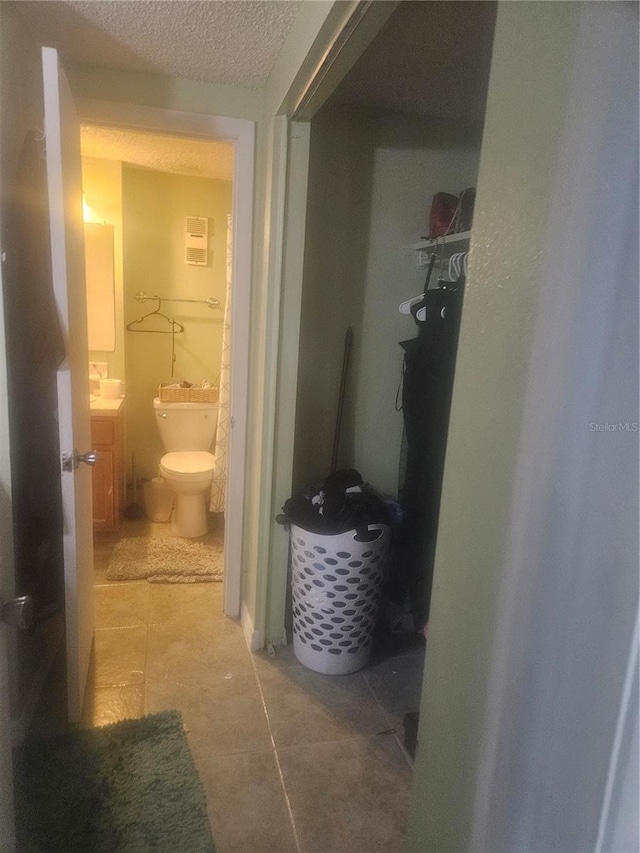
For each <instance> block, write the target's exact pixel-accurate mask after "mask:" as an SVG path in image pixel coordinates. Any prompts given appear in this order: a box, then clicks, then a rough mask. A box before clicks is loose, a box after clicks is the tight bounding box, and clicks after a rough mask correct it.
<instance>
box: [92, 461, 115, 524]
mask: <svg viewBox="0 0 640 853" xmlns="http://www.w3.org/2000/svg"><path fill="white" fill-rule="evenodd" d="M113 473H114V452H113V449H112V448H110V447H100V448H98V458H97V459H96V464H95V466H94V468H93V526H94V529H96V530H112V529H113V528H114V527H115V521H116V519H115V511H114V503H115V502H114V476H113Z"/></svg>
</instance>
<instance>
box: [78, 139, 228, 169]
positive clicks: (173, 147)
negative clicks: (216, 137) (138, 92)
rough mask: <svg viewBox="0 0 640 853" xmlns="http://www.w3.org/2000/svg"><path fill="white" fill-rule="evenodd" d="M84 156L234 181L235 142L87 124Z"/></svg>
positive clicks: (83, 148)
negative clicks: (233, 143)
mask: <svg viewBox="0 0 640 853" xmlns="http://www.w3.org/2000/svg"><path fill="white" fill-rule="evenodd" d="M81 140H82V156H83V157H97V158H99V159H104V160H121V161H122V162H123V163H132V164H133V165H135V166H141V167H143V168H146V169H155V170H156V171H158V172H172V173H174V174H176V175H191V176H193V177H197V178H217V179H218V180H223V181H231V180H233V145H231V144H230V143H229V142H208V141H204V140H202V139H187V138H185V137H178V136H161V135H160V134H157V133H141V132H138V131H131V130H120V129H116V128H110V127H109V128H107V127H94V126H84V125H83V127H82V129H81Z"/></svg>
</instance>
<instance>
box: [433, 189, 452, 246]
mask: <svg viewBox="0 0 640 853" xmlns="http://www.w3.org/2000/svg"><path fill="white" fill-rule="evenodd" d="M457 207H458V197H457V196H455V195H451V194H450V193H436V194H435V195H434V197H433V201H432V202H431V212H430V214H429V238H430V239H433V238H434V237H443V236H444V235H445V234H447V233H452V230H453V229H452V230H451V231H450V230H449V229H450V226H451V222H452V220H453V217H454V216H455V213H456V208H457Z"/></svg>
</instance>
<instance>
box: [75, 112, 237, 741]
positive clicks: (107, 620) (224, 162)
mask: <svg viewBox="0 0 640 853" xmlns="http://www.w3.org/2000/svg"><path fill="white" fill-rule="evenodd" d="M81 148H82V170H83V208H84V220H85V224H84V229H85V264H86V276H87V313H88V337H89V362H88V365H87V370H88V374H89V382H90V391H91V396H90V400H91V430H92V446H94V447H95V449H96V450H97V457H98V458H97V461H96V465H95V468H94V470H93V472H92V475H93V507H94V516H93V524H94V538H95V543H94V564H95V612H96V641H95V647H94V654H95V658H96V660H95V666H94V671H93V677H92V678H91V679H90V681H89V684H88V689H87V700H86V703H85V721H86V722H87V723H92V724H94V725H95V724H100V723H104V722H108V721H109V719H110V718H109V717H106V718H105V717H104V714H105V713H106V714H108V715H109V714H110V715H113V714H114V712H115V711H114V702H113V698H111V699H110V700H109V702H106V703H105V702H101V701H100V700H99V698H98V697H99V696H100V695H101V694H102V693H104V690H102V687H105V686H112V682H113V679H114V678H115V679H116V681H121V682H123V685H122V686H123V687H125V686H129V685H130V684H131V685H133V684H137V683H138V679H139V678H141V677H143V675H144V666H143V665H139V664H138V663H135V662H134V665H133V666H132V664H131V661H129V662H128V663H127V660H126V657H127V656H126V654H125V655H124V660H122V661H120V662H119V661H118V660H117V658H118V651H117V649H118V648H119V647H118V644H117V643H115V639H120V640H122V639H123V634H125V633H127V631H126V630H122V631H115V632H114V631H112V630H111V629H119V628H122V629H130V630H129V633H132V634H133V635H135V636H132V637H130V638H128V641H127V642H126V644H125V645H126V646H127V648H128V650H129V651H131V649H133V648H135V647H136V642H137V641H139V640H141V639H142V635H143V634H145V632H146V628H147V624H149V623H153V622H154V621H155V620H156V618H158V612H160V611H162V612H163V613H164V617H163V618H166V613H165V611H166V609H167V607H169V608H170V609H172V610H175V611H178V612H179V613H181V618H182V619H185V618H188V616H187V614H188V613H189V612H190V610H191V611H193V610H194V608H195V612H197V611H198V608H201V609H202V610H203V611H204V610H206V607H207V602H208V605H209V606H210V607H212V608H215V607H217V608H218V609H219V610H221V609H222V596H221V595H219V594H217V595H214V596H212V595H211V590H210V589H209V588H208V587H209V584H210V583H220V582H222V580H223V577H224V569H225V566H224V539H225V536H224V533H225V513H226V514H227V515H228V511H229V510H228V508H227V507H226V506H225V493H226V476H227V468H228V465H227V456H226V451H227V433H228V420H229V412H228V409H229V373H230V371H231V369H232V365H230V364H229V354H230V334H231V328H230V303H231V299H230V296H231V291H232V202H233V167H234V163H233V160H234V149H233V145H232V144H230V143H228V142H224V141H217V140H213V141H210V140H202V139H192V138H191V139H190V138H186V137H175V136H168V135H161V134H156V133H153V134H152V133H148V132H141V131H137V130H129V129H112V128H104V127H100V126H92V125H82V127H81ZM194 232H195V233H194ZM167 426H169V428H170V430H169V431H168V430H167V429H166V427H167ZM167 452H171V453H178V454H179V456H176V457H175V460H174V461H175V463H176V464H177V466H178V468H179V470H176V472H175V473H174V467H175V466H173V463H172V467H171V468H170V469H169V470H165V468H164V467H163V465H161V460H162V463H166V462H167V457H165V454H166V453H167ZM172 458H173V457H172ZM184 465H188V466H189V467H190V469H193V470H190V471H189V472H186V473H184V476H183V471H182V469H183V468H184ZM214 468H215V471H214ZM196 469H197V471H196ZM197 472H199V473H200V475H201V477H200V479H201V480H202V483H201V484H200V485H201V488H200V487H198V491H199V492H201V494H197V495H196V494H195V491H194V489H195V478H196V476H197ZM163 473H164V477H163ZM170 477H171V478H172V479H169V478H170ZM173 477H178V478H179V482H178V483H177V484H175V483H174V482H173ZM187 479H188V480H189V482H188V484H187V486H188V489H189V491H190V492H194V494H193V495H192V496H189V497H187V498H186V500H185V499H184V498H182V497H181V492H182V490H183V489H184V488H185V486H184V483H183V482H182V481H183V480H187ZM176 489H177V490H178V491H179V492H180V493H177V492H176ZM184 504H186V506H184ZM179 508H180V511H178V509H179ZM154 580H156V581H159V582H160V583H161V584H162V581H164V583H165V584H166V585H167V588H160V586H158V587H156V588H155V589H153V590H151V591H150V585H149V584H148V581H154ZM186 585H188V586H189V589H188V591H186V590H185V589H184V587H185V586H186ZM138 635H140V637H138ZM138 645H140V643H139V642H138ZM142 650H143V645H140V648H139V649H138V651H139V652H140V653H141V652H142ZM105 653H106V654H108V655H109V656H110V657H111V658H113V659H112V660H111V661H110V663H109V666H108V668H110V669H111V670H112V672H110V673H105V672H104V671H103V670H104V661H103V657H104V655H105ZM120 663H122V664H123V666H120V665H119V664H120ZM105 679H106V682H108V684H107V683H105ZM92 682H93V683H92ZM129 692H131V691H129ZM136 695H140V696H141V694H136ZM116 704H117V703H116ZM106 709H108V710H106ZM138 710H139V711H140V712H141V709H138ZM89 717H91V719H89Z"/></svg>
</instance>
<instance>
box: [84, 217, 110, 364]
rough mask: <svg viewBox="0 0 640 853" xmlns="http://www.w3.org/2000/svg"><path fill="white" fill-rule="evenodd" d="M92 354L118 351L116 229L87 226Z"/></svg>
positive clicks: (87, 273) (89, 319) (88, 318)
mask: <svg viewBox="0 0 640 853" xmlns="http://www.w3.org/2000/svg"><path fill="white" fill-rule="evenodd" d="M84 251H85V270H86V278H87V332H88V339H89V350H92V351H99V352H113V351H114V350H115V348H116V307H115V290H114V263H113V225H107V224H106V223H105V224H101V223H98V222H85V224H84Z"/></svg>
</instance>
